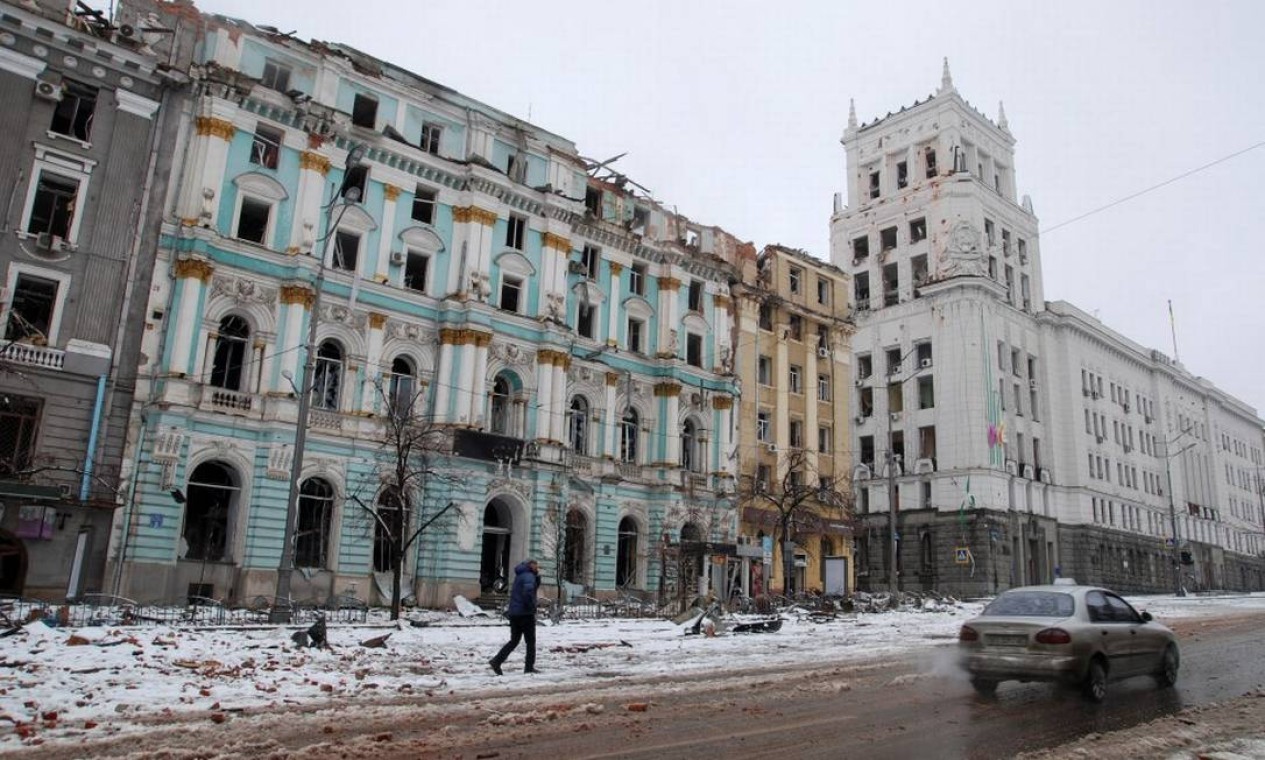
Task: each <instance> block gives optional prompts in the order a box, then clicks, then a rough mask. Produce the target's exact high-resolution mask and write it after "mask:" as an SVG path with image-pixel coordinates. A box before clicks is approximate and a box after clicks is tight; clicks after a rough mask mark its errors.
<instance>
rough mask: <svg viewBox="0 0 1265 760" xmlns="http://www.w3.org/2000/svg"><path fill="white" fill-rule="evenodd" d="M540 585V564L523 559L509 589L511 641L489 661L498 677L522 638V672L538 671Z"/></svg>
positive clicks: (508, 614) (508, 615)
mask: <svg viewBox="0 0 1265 760" xmlns="http://www.w3.org/2000/svg"><path fill="white" fill-rule="evenodd" d="M539 587H540V565H539V564H537V563H536V560H534V559H529V560H525V561H523V562H520V563H519V565H518V567H516V568H514V586H513V588H511V589H510V606H509V610H508V611H507V612H506V615H507V617H509V619H510V640H509V642H508V643H507V644H506V645H505V646H503V647H501V651H499V652H497V653H496V656H495V657H493V658H492V659H491V660H490V661H489V662H488V665H490V666H492V670H493V672H495V673H496V674H497V675H498V676H499V675H501V664H502V663H504V662H505V658H507V657H509V656H510V652H513V651H514V649H515V647H517V646H518V642H519V639H522V640H524V641H526V642H527V652H526V654H525V655H524V658H523V672H524V673H535V672H536V589H537V588H539Z"/></svg>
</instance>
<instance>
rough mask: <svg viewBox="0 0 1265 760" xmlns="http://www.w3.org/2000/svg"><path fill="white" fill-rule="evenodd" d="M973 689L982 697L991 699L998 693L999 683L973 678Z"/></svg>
mask: <svg viewBox="0 0 1265 760" xmlns="http://www.w3.org/2000/svg"><path fill="white" fill-rule="evenodd" d="M971 688H973V689H975V693H976V694H979V695H980V696H981V697H991V696H992V695H994V694H996V693H997V682H996V681H993V680H990V679H987V678H972V679H971Z"/></svg>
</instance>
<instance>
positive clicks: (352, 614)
mask: <svg viewBox="0 0 1265 760" xmlns="http://www.w3.org/2000/svg"><path fill="white" fill-rule="evenodd" d="M320 617H324V618H325V621H326V622H327V623H344V624H350V623H364V622H366V620H368V617H369V606H368V605H367V604H365V603H364V602H362V601H360V600H359V599H357V598H355V597H353V596H335V597H331V598H330V599H328V600H326V601H324V602H315V601H310V602H302V603H300V602H294V601H291V600H279V599H277V598H275V597H267V596H259V597H255V599H253V600H251V602H250V603H249V604H246V605H240V606H228V605H225V604H224V603H222V602H220V601H218V600H215V599H208V598H204V597H190V598H189V599H188V602H187V603H186V604H182V605H176V604H164V603H151V604H146V603H142V602H137V601H135V600H133V599H126V598H124V597H121V596H110V595H108V594H86V595H84V596H83V597H82V598H81V599H80V600H79V601H78V602H76V603H74V604H54V603H51V602H47V601H43V600H39V599H25V598H22V597H0V624H3V625H4V627H6V628H12V627H14V626H17V625H21V624H23V623H28V622H32V621H34V620H42V621H44V622H45V623H46V624H48V625H53V626H63V627H71V628H77V627H83V626H112V625H127V626H145V625H168V626H179V627H220V626H236V625H241V626H251V625H267V624H269V623H273V622H275V621H276V620H278V619H281V620H287V621H288V622H289V623H291V624H310V623H313V622H315V621H316V620H317V619H318V618H320Z"/></svg>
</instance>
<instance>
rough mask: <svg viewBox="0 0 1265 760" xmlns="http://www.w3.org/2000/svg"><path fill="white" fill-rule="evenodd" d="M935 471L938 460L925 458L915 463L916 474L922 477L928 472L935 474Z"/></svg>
mask: <svg viewBox="0 0 1265 760" xmlns="http://www.w3.org/2000/svg"><path fill="white" fill-rule="evenodd" d="M935 471H936V460H934V459H931V458H929V457H923V458H922V459H919V460H918V461H916V462H914V472H916V473H918V474H920V475H921V474H924V473H928V472H935Z"/></svg>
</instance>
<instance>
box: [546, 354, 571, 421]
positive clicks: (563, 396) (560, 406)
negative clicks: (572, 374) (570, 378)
mask: <svg viewBox="0 0 1265 760" xmlns="http://www.w3.org/2000/svg"><path fill="white" fill-rule="evenodd" d="M554 362H555V364H554V366H553V388H552V390H553V404H552V406H553V414H551V415H550V416H549V419H550V420H551V422H552V425H551V426H550V427H551V428H552V430H553V432H552V433H551V434H550V435H549V437H550V438H552V439H553V440H555V441H565V440H567V367H568V366H570V363H571V357H569V356H563V355H561V354H559V355H557V356H555V358H554Z"/></svg>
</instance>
